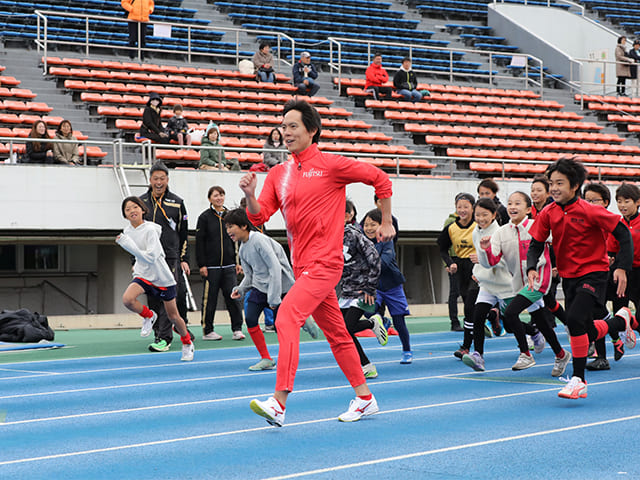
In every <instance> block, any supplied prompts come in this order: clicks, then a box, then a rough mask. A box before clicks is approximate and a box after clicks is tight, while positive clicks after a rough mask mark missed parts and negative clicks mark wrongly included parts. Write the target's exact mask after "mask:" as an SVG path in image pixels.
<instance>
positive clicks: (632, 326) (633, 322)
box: [631, 316, 640, 330]
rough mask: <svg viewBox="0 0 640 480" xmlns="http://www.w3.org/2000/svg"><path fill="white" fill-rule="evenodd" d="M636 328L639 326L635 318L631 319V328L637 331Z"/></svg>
mask: <svg viewBox="0 0 640 480" xmlns="http://www.w3.org/2000/svg"><path fill="white" fill-rule="evenodd" d="M638 327H640V324H639V323H638V320H636V317H635V316H632V317H631V328H633V329H634V330H638Z"/></svg>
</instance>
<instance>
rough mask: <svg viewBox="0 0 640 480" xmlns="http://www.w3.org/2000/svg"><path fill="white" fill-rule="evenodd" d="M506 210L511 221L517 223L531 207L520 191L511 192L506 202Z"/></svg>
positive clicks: (529, 211)
mask: <svg viewBox="0 0 640 480" xmlns="http://www.w3.org/2000/svg"><path fill="white" fill-rule="evenodd" d="M507 212H508V213H509V218H510V219H511V221H512V222H513V223H514V224H515V225H519V224H520V222H522V221H523V220H524V219H525V218H526V217H527V215H529V213H531V207H530V206H528V205H527V201H526V200H525V199H524V197H523V196H522V195H521V194H520V193H513V194H511V196H510V197H509V201H508V202H507Z"/></svg>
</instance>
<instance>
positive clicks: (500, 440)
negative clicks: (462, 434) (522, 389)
mask: <svg viewBox="0 0 640 480" xmlns="http://www.w3.org/2000/svg"><path fill="white" fill-rule="evenodd" d="M638 419H640V415H631V416H628V417H619V418H612V419H609V420H602V421H600V422H592V423H583V424H581V425H573V426H570V427H562V428H554V429H550V430H541V431H538V432H531V433H525V434H522V435H513V436H510V437H502V438H494V439H492V440H485V441H483V442H473V443H465V444H461V445H452V446H450V447H443V448H436V449H433V450H424V451H422V452H415V453H409V454H405V455H396V456H393V457H386V458H379V459H376V460H369V461H366V462H357V463H350V464H345V465H337V466H334V467H329V468H320V469H316V470H307V471H305V472H298V473H292V474H289V475H281V476H277V477H268V478H264V479H263V480H285V479H289V478H300V477H308V476H310V475H319V474H323V473H331V472H338V471H341V470H347V469H352V468H359V467H366V466H370V465H379V464H381V463H389V462H397V461H400V460H408V459H412V458H419V457H426V456H428V455H436V454H439V453H448V452H455V451H459V450H465V449H469V448H477V447H486V446H488V445H495V444H498V443H506V442H513V441H516V440H524V439H527V438H535V437H542V436H546V435H555V434H558V433H566V432H571V431H575V430H582V429H585V428H593V427H600V426H603V425H611V424H613V423H620V422H628V421H631V420H638Z"/></svg>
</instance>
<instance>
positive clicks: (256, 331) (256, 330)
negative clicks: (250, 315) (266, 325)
mask: <svg viewBox="0 0 640 480" xmlns="http://www.w3.org/2000/svg"><path fill="white" fill-rule="evenodd" d="M248 330H249V335H251V340H253V344H254V345H255V346H256V348H257V349H258V353H259V354H260V358H268V359H269V360H271V355H269V349H268V348H267V342H265V341H264V333H262V330H260V326H255V327H250V328H248Z"/></svg>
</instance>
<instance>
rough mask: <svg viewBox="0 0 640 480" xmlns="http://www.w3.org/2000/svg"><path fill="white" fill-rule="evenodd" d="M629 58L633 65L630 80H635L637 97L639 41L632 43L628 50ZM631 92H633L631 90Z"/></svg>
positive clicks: (639, 58)
mask: <svg viewBox="0 0 640 480" xmlns="http://www.w3.org/2000/svg"><path fill="white" fill-rule="evenodd" d="M627 55H628V57H629V58H631V59H633V61H634V62H635V65H631V78H632V79H634V80H635V82H634V83H635V84H636V95H635V96H636V97H637V96H638V94H639V93H638V83H639V79H640V75H638V65H637V64H638V63H640V40H635V41H634V42H633V48H632V49H631V50H629V53H628V54H627ZM632 91H633V90H632Z"/></svg>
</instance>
